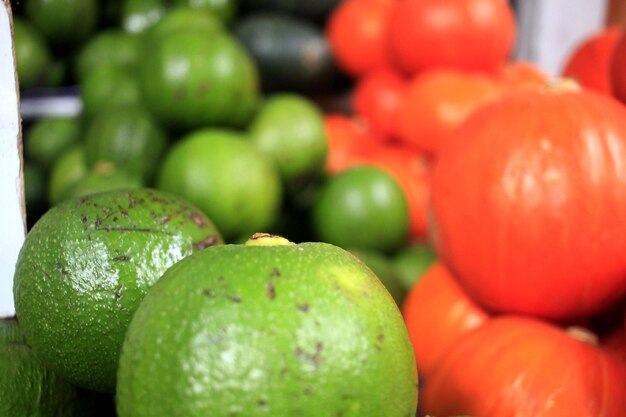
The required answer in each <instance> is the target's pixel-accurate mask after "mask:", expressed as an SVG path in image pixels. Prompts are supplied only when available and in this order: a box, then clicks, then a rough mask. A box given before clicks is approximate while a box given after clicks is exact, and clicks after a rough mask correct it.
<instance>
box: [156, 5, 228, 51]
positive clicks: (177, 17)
mask: <svg viewBox="0 0 626 417" xmlns="http://www.w3.org/2000/svg"><path fill="white" fill-rule="evenodd" d="M187 30H189V31H206V33H207V36H211V35H212V34H214V33H217V32H219V31H221V30H223V24H222V22H221V21H220V20H219V19H218V18H217V17H216V16H215V14H213V13H211V12H210V11H208V10H203V9H200V10H198V9H193V8H191V7H188V6H174V7H172V8H170V9H167V11H166V12H165V14H164V15H163V17H162V18H161V20H159V22H158V23H157V24H155V25H154V27H152V28H151V29H150V31H149V32H148V35H149V37H150V39H151V40H152V41H153V42H158V41H160V40H163V39H165V38H167V37H168V36H170V35H171V34H174V33H178V32H181V31H187Z"/></svg>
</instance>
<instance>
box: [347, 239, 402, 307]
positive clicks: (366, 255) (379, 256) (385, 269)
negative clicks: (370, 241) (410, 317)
mask: <svg viewBox="0 0 626 417" xmlns="http://www.w3.org/2000/svg"><path fill="white" fill-rule="evenodd" d="M350 252H351V253H352V254H353V255H355V256H356V257H357V258H359V259H360V260H362V261H363V262H365V265H367V266H368V267H369V268H370V269H371V270H372V271H374V273H375V274H376V276H377V277H378V279H380V281H381V282H382V283H383V285H384V286H385V288H386V289H387V291H389V294H391V296H392V297H393V299H394V301H395V302H396V304H397V305H398V306H401V305H402V301H403V300H404V297H405V296H406V290H405V289H404V287H403V286H402V284H401V283H400V278H399V277H398V273H397V272H396V269H395V267H394V264H393V262H392V259H391V258H390V257H389V256H387V255H386V254H383V253H380V252H377V251H373V250H360V249H351V250H350Z"/></svg>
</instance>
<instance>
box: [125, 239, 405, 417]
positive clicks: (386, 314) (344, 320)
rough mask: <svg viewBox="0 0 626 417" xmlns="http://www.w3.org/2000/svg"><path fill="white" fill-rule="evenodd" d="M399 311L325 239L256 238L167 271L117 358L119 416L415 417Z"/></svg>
mask: <svg viewBox="0 0 626 417" xmlns="http://www.w3.org/2000/svg"><path fill="white" fill-rule="evenodd" d="M416 385H417V373H416V367H415V359H414V354H413V349H412V347H411V342H410V340H409V337H408V332H407V330H406V327H405V326H404V321H403V319H402V316H401V314H400V312H399V310H398V308H397V306H396V305H395V303H394V302H393V299H392V298H391V297H390V296H389V293H388V292H387V291H385V289H384V287H383V286H382V284H381V283H380V281H379V280H378V279H377V278H376V275H375V274H374V273H373V272H372V271H371V270H370V269H369V268H367V267H366V266H365V265H364V264H363V263H362V262H361V261H359V260H358V259H356V258H355V257H354V256H353V255H351V254H350V253H348V252H346V251H345V250H342V249H340V248H338V247H336V246H333V245H329V244H325V243H316V242H312V243H301V244H293V243H290V242H289V241H287V240H286V239H284V238H281V237H277V236H263V237H259V236H254V237H253V238H252V239H251V240H250V241H248V242H247V243H246V244H244V245H221V246H219V247H218V246H215V247H212V248H208V249H206V250H205V251H202V252H199V253H197V254H194V255H192V256H190V257H188V258H186V259H184V260H182V261H181V262H179V263H178V264H177V265H175V266H173V267H172V268H170V269H169V270H168V271H167V272H166V273H165V274H164V275H163V277H162V279H161V280H159V282H158V283H157V284H156V285H155V286H154V288H153V291H150V293H149V294H148V295H147V296H146V298H145V299H144V300H143V302H142V303H141V305H140V306H139V308H138V310H137V313H136V315H135V316H134V317H133V320H132V323H131V325H130V326H129V329H128V333H127V337H126V340H125V342H124V346H123V350H122V355H121V358H120V366H119V374H118V390H117V411H118V414H119V416H120V417H130V416H133V417H148V416H149V417H160V416H168V417H169V416H215V417H226V416H235V415H239V416H248V417H255V416H273V417H293V416H301V417H308V416H315V417H318V416H359V417H381V416H384V417H405V416H415V412H416V406H417V387H416Z"/></svg>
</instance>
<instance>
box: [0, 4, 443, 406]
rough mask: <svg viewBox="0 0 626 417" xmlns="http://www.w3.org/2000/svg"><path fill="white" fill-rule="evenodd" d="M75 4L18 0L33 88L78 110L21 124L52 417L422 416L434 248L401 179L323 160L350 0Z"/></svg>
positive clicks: (27, 289)
mask: <svg viewBox="0 0 626 417" xmlns="http://www.w3.org/2000/svg"><path fill="white" fill-rule="evenodd" d="M57 2H59V3H63V2H65V3H67V4H66V5H65V6H57V7H59V8H58V9H55V8H54V5H55V4H56V3H57ZM63 2H62V1H61V0H49V1H47V2H45V3H47V5H46V7H42V8H41V10H39V11H37V13H35V12H34V11H33V10H32V9H33V6H29V7H27V6H24V5H18V6H17V7H16V8H15V10H14V21H15V26H14V27H15V32H16V37H15V43H16V56H17V61H18V77H19V80H20V88H21V94H22V97H23V99H28V98H31V97H32V96H35V97H36V96H37V94H38V92H40V91H41V89H42V88H43V89H47V88H49V87H57V88H60V89H62V90H63V89H65V90H64V91H66V90H67V89H69V91H71V92H73V93H74V94H75V97H77V98H78V99H79V101H80V105H81V106H80V111H79V112H78V114H54V112H53V113H52V114H49V115H45V116H44V117H40V118H37V119H24V125H23V142H24V157H25V164H24V175H25V187H26V198H27V221H28V227H29V234H28V237H27V239H26V242H25V244H24V247H23V249H22V252H21V254H20V259H19V261H18V266H17V271H16V275H15V278H14V282H15V285H14V297H15V301H16V310H17V322H18V324H19V328H20V329H19V330H20V332H21V334H23V336H24V340H26V342H25V343H26V344H28V346H29V351H30V352H31V354H32V356H33V358H35V359H36V360H37V361H39V363H40V364H42V365H43V367H44V368H45V371H46V372H50V373H52V374H54V375H57V376H58V378H59V379H60V380H61V381H63V383H67V384H69V386H70V388H72V389H73V390H75V392H74V391H72V394H71V395H72V398H71V399H70V400H68V401H69V402H70V403H71V404H70V405H69V406H68V407H69V408H68V409H71V410H78V411H69V412H68V413H62V414H61V415H83V414H81V413H83V411H82V410H83V409H86V410H88V411H86V412H85V413H84V414H85V415H91V414H89V413H91V412H92V411H93V410H94V409H98V408H100V409H101V410H108V411H103V412H102V415H107V416H110V415H112V413H113V411H112V410H111V406H110V404H111V403H112V402H113V398H114V397H113V396H115V401H116V402H117V404H116V407H117V413H118V414H119V415H120V416H122V417H124V416H159V415H164V416H165V415H168V416H172V415H180V416H185V415H207V414H210V415H216V416H220V415H224V416H231V415H249V416H255V415H259V416H260V415H272V416H276V417H283V416H284V417H287V416H293V415H300V414H301V415H346V416H350V415H353V416H356V415H359V416H372V417H378V416H382V415H384V416H389V417H395V416H397V417H404V416H411V415H415V413H416V402H417V390H416V385H417V374H416V365H415V363H414V359H413V352H412V347H411V345H410V341H409V339H408V335H407V333H406V328H405V326H404V323H403V320H402V316H401V314H400V312H399V309H398V306H399V305H400V304H401V303H402V300H403V299H404V296H405V295H406V293H407V291H408V290H409V289H410V288H411V286H412V285H413V283H414V282H415V281H416V280H417V279H418V277H419V276H420V274H421V273H422V272H423V271H424V269H425V266H424V265H425V264H430V263H431V262H432V261H433V260H434V254H433V252H432V249H430V246H429V245H428V244H427V243H425V242H421V241H419V242H412V241H411V240H410V236H409V234H408V227H409V226H408V216H409V213H408V206H407V199H406V197H405V195H404V194H403V190H402V188H400V186H399V184H398V182H397V179H396V178H394V177H392V176H391V175H390V174H389V173H388V172H386V171H385V170H383V169H381V168H377V167H367V168H365V167H355V168H354V169H349V170H347V171H346V172H344V173H342V174H341V175H337V176H335V175H334V173H333V175H331V173H330V172H329V170H328V158H329V153H330V143H329V138H328V133H327V127H326V124H325V117H326V115H325V109H324V108H323V106H322V104H321V102H320V101H319V99H318V97H316V95H317V94H319V93H323V92H328V91H332V89H333V88H335V87H337V86H338V85H341V83H342V82H343V81H344V80H342V79H341V75H340V74H339V73H337V72H336V68H335V65H334V62H333V59H332V56H331V54H330V52H329V49H328V45H327V43H326V39H325V38H324V36H323V35H322V33H323V26H324V24H325V20H326V18H327V17H328V15H329V13H330V11H331V10H332V8H333V7H334V6H335V5H336V3H338V2H337V1H324V2H313V3H315V5H313V3H311V4H308V2H289V1H285V2H282V1H275V0H268V1H263V2H261V1H259V2H248V1H243V0H240V1H235V0H204V1H182V0H181V1H175V2H171V1H162V0H118V1H114V2H106V4H105V3H104V2H92V1H88V0H71V1H68V0H64V1H63ZM34 3H35V2H33V4H34ZM70 3H71V6H70V5H69V4H70ZM64 7H71V9H72V13H70V12H68V11H66V10H65V9H64ZM44 10H48V11H47V12H45V13H48V16H49V17H50V19H51V20H55V18H54V16H56V14H62V15H63V17H62V19H61V18H60V20H62V21H63V22H64V23H63V24H58V25H56V24H52V23H46V22H45V19H43V18H42V17H41V16H42V13H44ZM72 14H79V15H80V16H82V18H78V19H79V20H80V24H78V23H77V27H76V30H75V31H71V33H68V31H67V30H66V29H67V25H70V24H71V23H70V19H72V18H74V19H77V17H76V16H74V17H72V16H71V15H72ZM24 27H26V29H23V28H24ZM20 31H21V33H22V34H19V36H18V32H20ZM23 33H30V34H34V36H31V40H30V41H29V42H31V44H34V46H33V45H30V46H28V47H27V48H24V47H23V46H22V45H24V42H23V41H22V39H23V38H24V36H23ZM32 39H36V40H35V41H33V40H32ZM35 43H36V44H35ZM268 45H269V46H271V47H270V48H269V49H264V48H265V46H268ZM29 48H30V52H29ZM22 49H25V50H26V52H25V53H21V52H20V53H17V52H19V51H20V50H22ZM33 50H34V52H33ZM29 54H31V56H32V55H35V58H36V59H33V60H32V61H29V58H28V56H29ZM24 56H26V58H24ZM53 66H54V68H57V67H58V68H59V70H58V71H52V68H53ZM42 74H43V75H42ZM52 75H54V76H55V77H54V79H46V78H49V77H51V76H52ZM46 91H47V90H46ZM51 91H54V90H51ZM259 233H260V234H259ZM251 236H254V237H253V238H250V237H251ZM276 236H282V238H277V237H276ZM292 242H293V243H292ZM310 242H315V243H310ZM224 243H225V244H224ZM414 245H415V246H419V247H421V248H423V251H421V252H420V251H413V250H412V249H413V246H414ZM200 253H202V256H196V254H198V255H199V254H200ZM402 258H411V259H412V260H413V261H403V260H401V259H402ZM161 278H163V279H161ZM173 283H175V284H173ZM157 284H158V285H157ZM148 294H149V296H148ZM144 298H145V301H146V302H145V303H144ZM144 304H145V307H143V306H144ZM140 306H141V307H140ZM136 313H137V314H136ZM1 360H2V358H0V361H1ZM155 381H158V384H156V383H155ZM0 382H2V381H0ZM166 393H167V395H166ZM11 395H12V394H11ZM20 395H21V394H20ZM102 396H103V397H102ZM392 397H393V398H394V400H393V401H390V400H389V398H392ZM2 401H3V399H2V397H0V403H2ZM101 402H104V403H105V405H102V406H98V405H96V406H93V405H92V404H93V403H96V404H100V403H101ZM74 403H76V404H74ZM106 404H108V405H106ZM14 415H18V416H19V415H20V414H19V413H17V414H14ZM42 415H46V414H42ZM52 415H54V414H52Z"/></svg>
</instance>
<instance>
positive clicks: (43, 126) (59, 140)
mask: <svg viewBox="0 0 626 417" xmlns="http://www.w3.org/2000/svg"><path fill="white" fill-rule="evenodd" d="M80 135H81V124H80V121H79V120H78V118H75V117H61V116H44V117H42V118H40V119H37V120H35V121H34V122H33V124H32V125H30V127H29V128H28V129H27V130H26V132H24V154H25V156H26V157H27V158H28V159H29V160H31V161H33V162H35V163H37V164H39V165H40V166H41V167H43V168H45V169H48V168H50V167H51V166H52V164H54V162H55V161H56V160H57V159H58V158H59V157H60V156H61V155H62V154H63V153H64V152H65V151H67V150H68V149H69V148H70V147H71V146H72V145H74V144H76V143H78V142H79V140H80Z"/></svg>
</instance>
